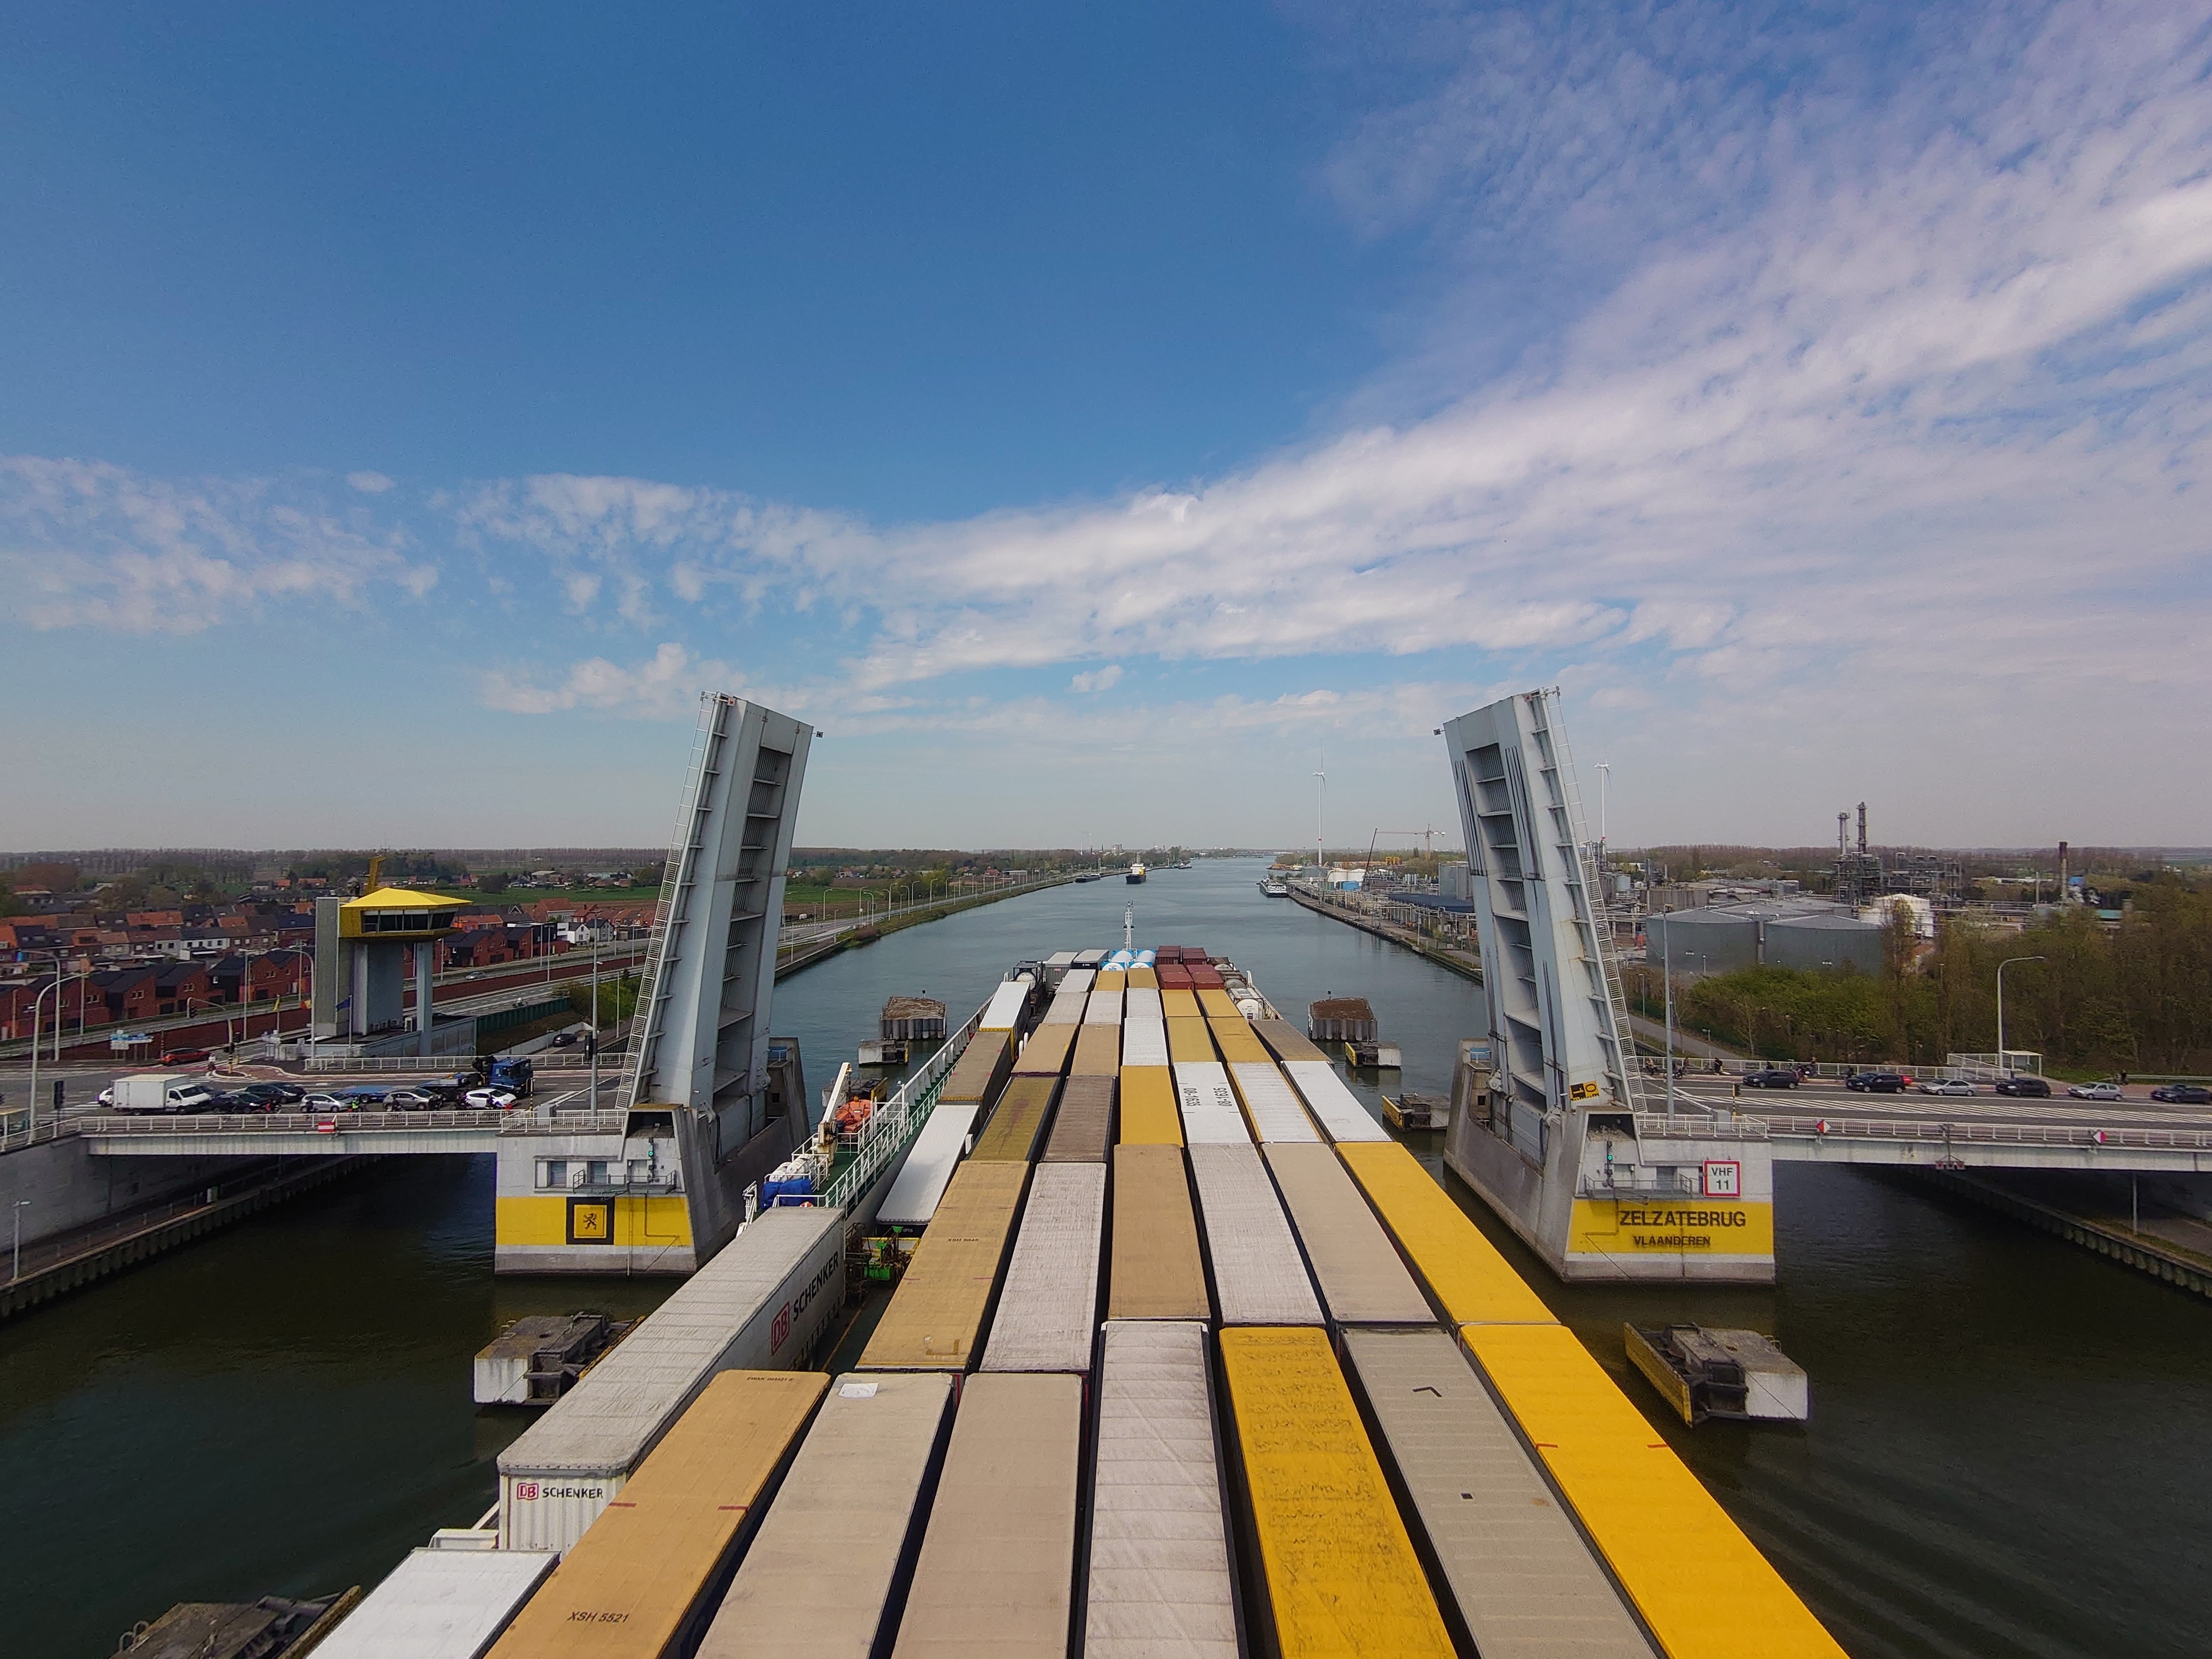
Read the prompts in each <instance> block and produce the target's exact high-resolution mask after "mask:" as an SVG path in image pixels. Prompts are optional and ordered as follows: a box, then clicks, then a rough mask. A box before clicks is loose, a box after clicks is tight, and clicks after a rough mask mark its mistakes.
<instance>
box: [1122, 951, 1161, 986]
mask: <svg viewBox="0 0 2212 1659" xmlns="http://www.w3.org/2000/svg"><path fill="white" fill-rule="evenodd" d="M1159 988H1160V980H1159V975H1158V973H1157V972H1156V971H1155V970H1154V968H1153V965H1152V963H1149V962H1147V961H1146V960H1145V954H1144V952H1143V951H1139V952H1138V953H1137V965H1136V966H1135V967H1133V968H1132V969H1129V989H1131V990H1132V991H1138V990H1144V991H1157V990H1158V989H1159Z"/></svg>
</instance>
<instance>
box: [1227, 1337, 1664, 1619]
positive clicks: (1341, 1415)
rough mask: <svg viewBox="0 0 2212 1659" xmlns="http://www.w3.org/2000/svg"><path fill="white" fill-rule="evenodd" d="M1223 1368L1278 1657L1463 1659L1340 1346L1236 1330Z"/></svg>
mask: <svg viewBox="0 0 2212 1659" xmlns="http://www.w3.org/2000/svg"><path fill="white" fill-rule="evenodd" d="M1221 1370H1222V1376H1223V1378H1224V1380H1225V1383H1226V1384H1227V1387H1228V1395H1229V1408H1230V1415H1231V1418H1232V1419H1234V1421H1235V1424H1236V1443H1237V1455H1238V1461H1239V1462H1240V1463H1241V1464H1242V1466H1243V1485H1244V1488H1245V1491H1246V1492H1247V1494H1248V1496H1249V1502H1250V1506H1251V1516H1252V1523H1253V1532H1254V1534H1255V1537H1256V1538H1257V1540H1258V1541H1259V1547H1260V1563H1261V1571H1262V1574H1263V1577H1264V1582H1265V1585H1266V1590H1267V1594H1266V1595H1264V1596H1263V1597H1262V1598H1261V1602H1262V1606H1263V1608H1264V1610H1265V1612H1266V1613H1267V1615H1268V1616H1269V1618H1270V1620H1271V1622H1272V1623H1273V1629H1274V1638H1275V1640H1274V1644H1273V1645H1274V1646H1275V1648H1276V1650H1278V1651H1279V1652H1280V1653H1281V1654H1283V1655H1284V1656H1285V1659H1299V1656H1304V1655H1308V1654H1322V1653H1328V1654H1355V1655H1356V1654H1375V1655H1377V1656H1382V1655H1389V1656H1391V1659H1409V1656H1421V1659H1451V1655H1452V1644H1451V1638H1450V1636H1449V1633H1448V1632H1446V1630H1445V1626H1444V1621H1443V1615H1442V1614H1441V1613H1438V1612H1437V1603H1436V1598H1435V1597H1434V1596H1433V1595H1431V1594H1430V1593H1429V1586H1428V1582H1427V1580H1426V1578H1425V1576H1424V1575H1423V1573H1422V1571H1421V1564H1420V1559H1419V1557H1417V1556H1416V1555H1415V1554H1414V1553H1413V1541H1412V1539H1411V1538H1410V1537H1408V1536H1407V1532H1406V1525H1405V1522H1403V1521H1401V1519H1400V1518H1399V1516H1398V1506H1397V1504H1396V1503H1395V1500H1394V1499H1393V1498H1391V1495H1390V1488H1389V1483H1388V1482H1387V1481H1386V1480H1384V1478H1383V1468H1382V1465H1381V1464H1380V1463H1379V1462H1377V1461H1376V1456H1375V1449H1374V1447H1373V1446H1371V1445H1370V1443H1368V1439H1367V1433H1366V1431H1365V1430H1364V1428H1362V1427H1361V1426H1360V1422H1359V1412H1358V1407H1355V1406H1354V1405H1353V1404H1352V1393H1351V1390H1350V1389H1346V1387H1345V1383H1344V1375H1343V1373H1342V1372H1341V1371H1340V1370H1339V1369H1338V1368H1337V1363H1336V1356H1335V1355H1334V1353H1332V1352H1330V1351H1329V1346H1328V1338H1327V1337H1326V1336H1324V1335H1323V1334H1322V1333H1321V1332H1320V1331H1317V1330H1312V1329H1303V1330H1254V1329H1238V1330H1225V1331H1224V1332H1222V1333H1221ZM1685 1651H1687V1650H1685Z"/></svg>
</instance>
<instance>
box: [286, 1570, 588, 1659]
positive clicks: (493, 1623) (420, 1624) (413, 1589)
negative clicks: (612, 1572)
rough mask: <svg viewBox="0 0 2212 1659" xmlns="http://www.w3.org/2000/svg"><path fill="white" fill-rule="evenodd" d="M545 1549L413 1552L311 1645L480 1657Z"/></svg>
mask: <svg viewBox="0 0 2212 1659" xmlns="http://www.w3.org/2000/svg"><path fill="white" fill-rule="evenodd" d="M559 1559H561V1558H560V1557H559V1556H557V1555H556V1554H554V1553H553V1552H552V1551H550V1550H438V1549H430V1550H414V1551H411V1552H410V1553H409V1554H408V1555H407V1557H406V1559H404V1560H403V1561H401V1562H400V1564H399V1565H398V1566H396V1567H394V1568H393V1569H392V1571H391V1573H390V1574H389V1575H387V1576H386V1578H385V1580H384V1582H383V1583H380V1584H379V1585H378V1586H377V1587H376V1588H375V1589H373V1590H371V1591H369V1593H368V1595H366V1596H364V1597H362V1601H361V1605H360V1606H358V1607H356V1608H355V1609H354V1610H353V1611H352V1612H351V1613H348V1614H347V1615H346V1616H345V1620H344V1622H343V1624H341V1625H339V1626H338V1627H337V1629H336V1630H334V1631H332V1632H331V1633H330V1634H329V1635H328V1636H326V1637H325V1638H323V1639H322V1641H321V1642H320V1643H319V1644H317V1645H316V1648H315V1651H316V1652H317V1653H319V1654H321V1655H322V1656H324V1659H483V1653H484V1650H486V1649H488V1648H489V1647H490V1646H491V1644H492V1643H493V1642H494V1641H495V1640H496V1639H497V1638H498V1636H499V1633H500V1632H501V1631H503V1630H505V1629H506V1628H507V1621H508V1620H511V1619H513V1617H514V1615H515V1613H516V1611H517V1610H518V1609H519V1608H520V1607H521V1606H522V1604H523V1603H524V1602H525V1601H528V1600H529V1599H530V1596H531V1593H532V1591H534V1590H535V1589H537V1588H538V1585H539V1584H540V1583H543V1582H544V1577H545V1575H546V1574H547V1573H549V1572H550V1571H553V1564H554V1563H555V1562H556V1561H557V1560H559Z"/></svg>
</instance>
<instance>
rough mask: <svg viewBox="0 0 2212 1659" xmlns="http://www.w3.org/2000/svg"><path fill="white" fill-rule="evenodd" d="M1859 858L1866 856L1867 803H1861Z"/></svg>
mask: <svg viewBox="0 0 2212 1659" xmlns="http://www.w3.org/2000/svg"><path fill="white" fill-rule="evenodd" d="M1859 856H1860V857H1861V858H1864V857H1865V856H1866V803H1865V802H1864V801H1861V802H1860V803H1859Z"/></svg>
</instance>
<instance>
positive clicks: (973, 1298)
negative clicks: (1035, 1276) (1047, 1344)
mask: <svg viewBox="0 0 2212 1659" xmlns="http://www.w3.org/2000/svg"><path fill="white" fill-rule="evenodd" d="M1029 1174H1030V1166H1029V1165H1028V1164H1000V1163H989V1164H979V1163H977V1162H975V1160H974V1159H972V1158H971V1159H969V1161H968V1162H967V1163H965V1164H962V1165H961V1166H960V1170H959V1172H958V1173H957V1175H955V1176H953V1177H952V1184H951V1186H950V1187H947V1188H945V1197H944V1198H943V1200H940V1201H939V1204H938V1206H937V1214H936V1216H935V1217H934V1218H933V1219H932V1220H931V1221H930V1224H929V1231H927V1232H925V1233H924V1234H922V1236H921V1243H918V1244H916V1245H915V1248H914V1255H913V1258H912V1259H911V1260H910V1261H908V1263H907V1266H906V1273H905V1275H904V1276H903V1277H902V1279H900V1280H899V1287H898V1289H897V1290H896V1291H893V1292H892V1293H891V1300H890V1306H889V1307H887V1308H885V1309H884V1316H883V1319H882V1320H881V1322H878V1325H877V1326H876V1329H875V1334H874V1335H872V1336H871V1337H870V1338H869V1339H868V1346H867V1347H866V1349H864V1350H863V1351H862V1352H861V1354H860V1369H861V1370H866V1371H872V1370H892V1371H933V1370H939V1371H964V1370H968V1369H969V1367H970V1366H971V1365H973V1364H975V1358H976V1347H977V1345H978V1342H979V1341H980V1340H981V1336H982V1333H983V1322H984V1320H985V1319H986V1318H987V1317H988V1316H989V1314H990V1310H991V1293H992V1291H994V1290H995V1289H996V1288H997V1286H998V1282H999V1269H1000V1267H1001V1266H1003V1265H1004V1264H1005V1261H1006V1246H1007V1245H1008V1244H1009V1243H1012V1238H1013V1231H1014V1218H1015V1216H1016V1215H1017V1214H1018V1212H1020V1209H1021V1206H1022V1189H1023V1188H1024V1186H1026V1185H1027V1184H1028V1182H1029Z"/></svg>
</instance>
